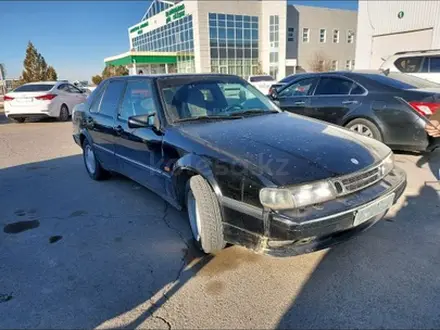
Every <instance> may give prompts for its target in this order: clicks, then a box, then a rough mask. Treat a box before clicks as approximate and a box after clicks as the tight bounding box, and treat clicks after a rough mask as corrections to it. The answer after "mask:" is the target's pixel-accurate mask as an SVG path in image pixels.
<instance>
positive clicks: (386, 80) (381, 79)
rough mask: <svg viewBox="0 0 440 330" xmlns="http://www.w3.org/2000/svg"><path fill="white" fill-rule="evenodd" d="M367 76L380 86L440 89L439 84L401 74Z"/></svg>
mask: <svg viewBox="0 0 440 330" xmlns="http://www.w3.org/2000/svg"><path fill="white" fill-rule="evenodd" d="M366 76H367V78H370V79H372V80H374V81H376V82H378V83H380V84H383V85H387V86H390V87H394V88H399V89H415V88H440V85H439V84H436V83H434V82H432V81H429V80H426V79H422V78H418V77H415V76H411V75H408V74H405V73H399V72H390V73H389V74H388V75H385V74H366Z"/></svg>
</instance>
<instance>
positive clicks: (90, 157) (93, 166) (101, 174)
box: [83, 139, 110, 181]
mask: <svg viewBox="0 0 440 330" xmlns="http://www.w3.org/2000/svg"><path fill="white" fill-rule="evenodd" d="M83 160H84V165H85V166H86V170H87V173H88V174H89V176H90V177H91V178H92V179H93V180H96V181H100V180H104V179H107V178H108V177H109V176H110V173H109V172H108V171H106V170H104V169H103V168H102V166H101V164H100V163H99V160H98V159H97V158H96V156H95V152H94V151H93V148H92V146H91V145H90V143H89V141H87V139H85V140H84V143H83Z"/></svg>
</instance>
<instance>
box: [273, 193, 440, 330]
mask: <svg viewBox="0 0 440 330" xmlns="http://www.w3.org/2000/svg"><path fill="white" fill-rule="evenodd" d="M439 193H440V192H439V191H437V190H435V189H434V188H433V187H431V186H427V185H425V186H424V187H422V188H421V191H420V193H419V194H418V195H417V196H409V197H407V198H406V203H405V204H404V206H403V207H402V208H401V209H400V210H399V211H398V213H397V214H396V215H395V216H394V217H390V216H388V217H387V219H386V220H387V221H381V222H379V223H377V224H376V225H375V226H374V227H372V228H371V229H370V230H369V231H367V232H365V233H363V234H362V235H360V236H358V237H357V238H355V239H354V240H352V241H349V242H346V243H344V244H341V245H338V246H336V247H335V248H332V249H331V250H329V251H328V253H327V254H326V255H325V256H324V257H323V259H322V261H321V262H320V263H319V265H318V266H317V267H316V269H315V270H314V272H313V273H312V275H311V276H310V278H309V279H308V281H307V282H306V283H305V284H304V286H303V288H302V290H301V292H300V293H299V295H298V296H297V297H296V298H295V300H294V301H293V303H292V305H291V307H290V308H289V309H288V311H287V312H286V313H285V314H284V316H283V318H282V319H281V321H280V322H279V324H278V328H281V329H284V328H321V329H325V328H393V329H399V328H400V329H402V328H438V327H439V326H440V314H439V313H438V311H439V310H440V293H439V292H440V290H439V289H440V277H439V276H438V273H439V269H440V250H439V242H440V208H439V207H440V202H439V196H440V195H439ZM421 269H422V270H423V271H421Z"/></svg>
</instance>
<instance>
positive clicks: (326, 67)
mask: <svg viewBox="0 0 440 330" xmlns="http://www.w3.org/2000/svg"><path fill="white" fill-rule="evenodd" d="M309 67H310V70H311V71H313V72H325V71H330V70H331V68H332V67H331V61H330V60H329V59H328V57H327V56H326V55H325V53H323V52H319V51H318V52H315V54H314V56H313V58H312V59H311V60H310V62H309Z"/></svg>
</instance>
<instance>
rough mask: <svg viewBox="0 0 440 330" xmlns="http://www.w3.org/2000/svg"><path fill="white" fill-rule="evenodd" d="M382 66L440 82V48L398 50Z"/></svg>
mask: <svg viewBox="0 0 440 330" xmlns="http://www.w3.org/2000/svg"><path fill="white" fill-rule="evenodd" d="M380 68H381V69H382V70H390V71H391V72H403V73H406V74H409V75H412V76H416V77H419V78H423V79H427V80H431V81H433V82H436V83H439V84H440V49H431V50H418V51H406V52H398V53H395V54H394V55H391V56H390V57H388V58H387V59H385V61H384V62H383V63H382V65H381V66H380Z"/></svg>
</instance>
